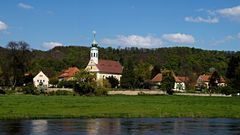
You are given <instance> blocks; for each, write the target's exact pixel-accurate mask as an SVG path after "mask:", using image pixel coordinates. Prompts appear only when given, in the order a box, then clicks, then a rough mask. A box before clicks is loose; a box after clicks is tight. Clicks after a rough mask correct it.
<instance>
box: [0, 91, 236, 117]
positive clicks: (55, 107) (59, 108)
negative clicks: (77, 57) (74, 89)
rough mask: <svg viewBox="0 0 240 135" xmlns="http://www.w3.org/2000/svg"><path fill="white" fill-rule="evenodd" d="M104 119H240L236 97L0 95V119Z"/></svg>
mask: <svg viewBox="0 0 240 135" xmlns="http://www.w3.org/2000/svg"><path fill="white" fill-rule="evenodd" d="M104 117H109V118H111V117H125V118H130V117H131V118H135V117H205V118H206V117H214V118H215V117H217V118H240V98H239V97H197V96H166V95H164V96H102V97H87V96H44V95H40V96H34V95H2V96H0V119H45V118H51V119H52V118H104Z"/></svg>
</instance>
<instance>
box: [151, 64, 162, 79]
mask: <svg viewBox="0 0 240 135" xmlns="http://www.w3.org/2000/svg"><path fill="white" fill-rule="evenodd" d="M160 72H161V67H160V65H154V66H153V69H152V71H151V78H153V77H155V76H156V75H157V74H158V73H160Z"/></svg>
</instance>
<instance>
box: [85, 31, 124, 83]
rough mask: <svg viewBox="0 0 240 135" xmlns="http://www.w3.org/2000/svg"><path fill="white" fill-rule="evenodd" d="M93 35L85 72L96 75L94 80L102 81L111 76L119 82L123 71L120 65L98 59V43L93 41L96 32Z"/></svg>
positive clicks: (115, 62) (116, 62)
mask: <svg viewBox="0 0 240 135" xmlns="http://www.w3.org/2000/svg"><path fill="white" fill-rule="evenodd" d="M93 34H94V39H93V42H92V47H91V50H90V60H89V62H88V65H87V67H86V68H85V70H87V71H88V72H91V73H96V80H102V79H105V78H107V77H110V76H113V77H115V78H116V79H118V81H119V82H120V80H121V77H122V71H123V67H122V65H121V64H120V63H119V62H118V61H113V60H103V59H99V58H98V56H99V52H98V43H97V41H96V39H95V37H96V32H94V33H93Z"/></svg>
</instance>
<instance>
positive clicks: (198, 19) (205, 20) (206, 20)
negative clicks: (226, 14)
mask: <svg viewBox="0 0 240 135" xmlns="http://www.w3.org/2000/svg"><path fill="white" fill-rule="evenodd" d="M185 21H187V22H196V23H201V22H203V23H218V22H219V20H218V18H217V17H214V18H211V17H208V18H202V17H196V18H193V17H191V16H187V17H185Z"/></svg>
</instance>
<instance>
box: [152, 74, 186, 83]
mask: <svg viewBox="0 0 240 135" xmlns="http://www.w3.org/2000/svg"><path fill="white" fill-rule="evenodd" d="M162 79H163V77H162V74H161V73H158V74H157V75H156V76H155V77H154V78H153V79H152V80H151V82H161V81H162ZM174 80H175V82H178V83H180V82H186V81H188V80H189V78H188V77H182V76H175V75H174Z"/></svg>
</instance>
